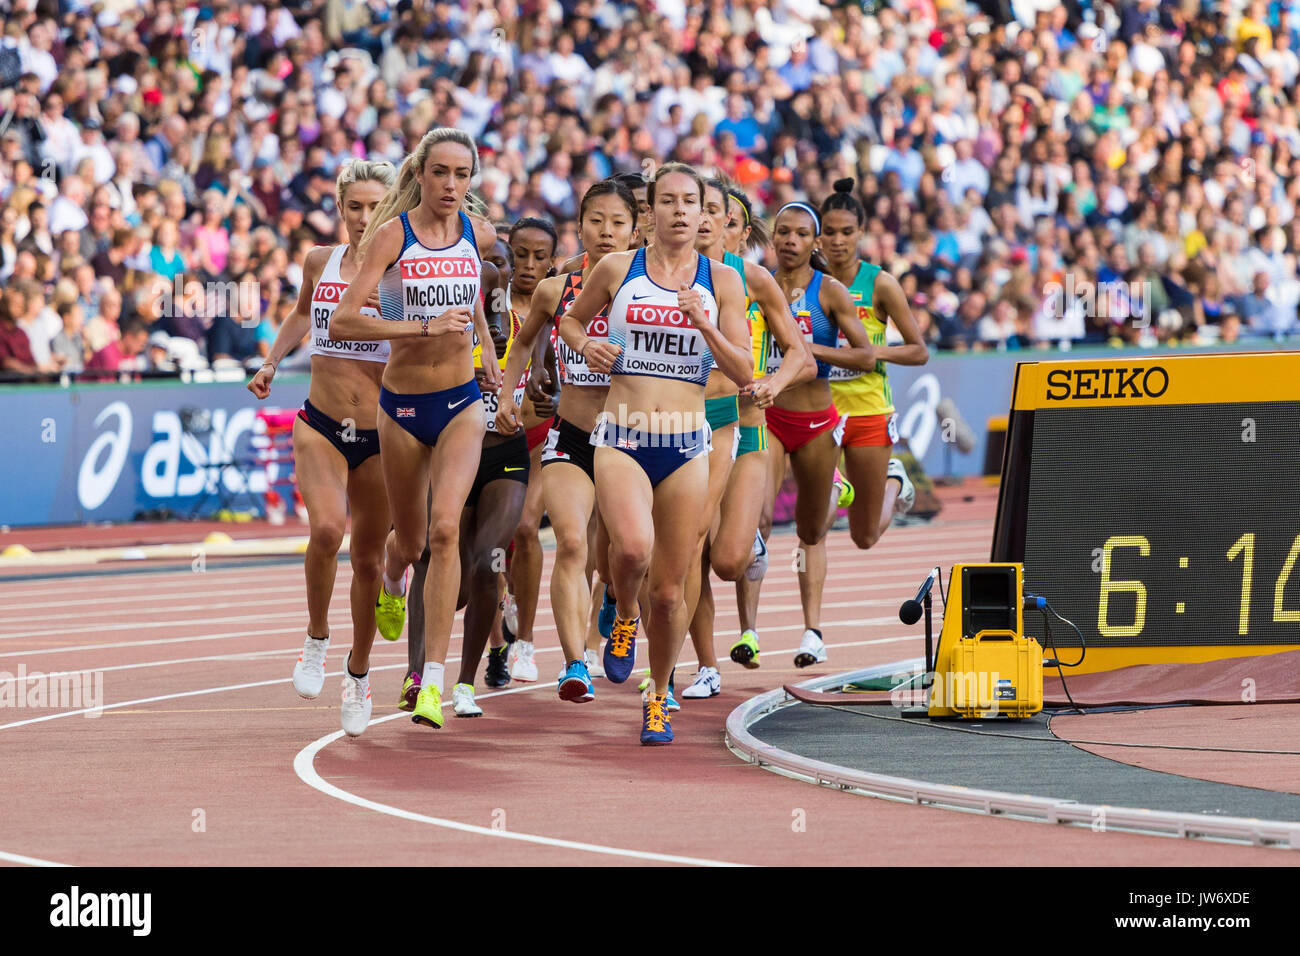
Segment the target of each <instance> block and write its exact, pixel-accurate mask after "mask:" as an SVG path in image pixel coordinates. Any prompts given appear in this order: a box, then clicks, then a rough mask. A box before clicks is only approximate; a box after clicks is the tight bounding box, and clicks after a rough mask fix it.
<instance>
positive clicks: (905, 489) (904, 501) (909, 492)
mask: <svg viewBox="0 0 1300 956" xmlns="http://www.w3.org/2000/svg"><path fill="white" fill-rule="evenodd" d="M890 478H897V479H898V483H899V484H900V485H901V486H902V487H901V488H900V489H899V492H898V497H897V498H895V499H894V514H896V515H901V514H906V513H907V512H909V511H911V510H912V505H914V504H916V486H915V485H913V484H912V479H910V478H908V477H907V469H906V468H904V467H903V463H902V462H901V461H899V460H898V459H897V458H891V459H889V471H887V472H886V473H885V480H886V481H888V480H889V479H890Z"/></svg>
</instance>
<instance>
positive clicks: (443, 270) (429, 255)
mask: <svg viewBox="0 0 1300 956" xmlns="http://www.w3.org/2000/svg"><path fill="white" fill-rule="evenodd" d="M399 218H400V219H401V221H402V230H403V232H404V234H405V238H404V240H403V242H402V252H401V254H400V255H399V256H398V257H397V261H396V262H394V263H393V264H392V265H391V266H389V267H388V270H387V271H386V272H385V273H384V275H383V278H381V279H380V280H379V312H380V314H381V315H382V316H383V317H384V318H385V319H388V320H389V321H390V322H419V321H421V320H422V319H435V318H437V317H438V316H440V315H442V313H444V312H446V311H447V310H448V309H451V308H455V307H457V306H463V307H465V308H467V309H469V310H470V311H471V312H472V311H473V309H474V304H475V302H477V301H478V296H479V282H480V279H481V277H482V271H483V270H482V261H481V260H480V259H479V255H478V244H477V243H476V242H475V241H474V225H473V223H471V222H470V219H469V216H467V215H465V214H464V213H463V212H462V213H460V221H461V233H460V238H459V239H457V240H456V241H455V242H453V243H452V244H451V245H450V246H447V247H445V248H442V249H430V248H429V247H428V246H426V245H424V244H423V243H422V242H420V240H419V239H417V238H415V233H414V232H413V231H412V230H411V222H410V220H409V219H408V218H407V216H406V213H402V214H401V216H400V217H399Z"/></svg>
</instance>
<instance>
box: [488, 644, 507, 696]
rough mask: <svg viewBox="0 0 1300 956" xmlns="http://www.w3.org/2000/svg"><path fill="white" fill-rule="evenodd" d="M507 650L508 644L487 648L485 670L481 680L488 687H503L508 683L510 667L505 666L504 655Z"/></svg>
mask: <svg viewBox="0 0 1300 956" xmlns="http://www.w3.org/2000/svg"><path fill="white" fill-rule="evenodd" d="M509 652H510V645H509V644H503V645H502V646H501V647H489V648H488V662H487V671H486V672H485V673H484V675H483V680H484V681H485V682H486V683H487V685H488V686H489V687H505V686H507V685H508V684H509V683H510V668H509V667H507V666H506V655H507V654H508V653H509Z"/></svg>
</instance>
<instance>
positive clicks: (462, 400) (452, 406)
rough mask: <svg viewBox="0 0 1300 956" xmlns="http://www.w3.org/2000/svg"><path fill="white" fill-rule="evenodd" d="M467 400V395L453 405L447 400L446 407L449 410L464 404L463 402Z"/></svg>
mask: <svg viewBox="0 0 1300 956" xmlns="http://www.w3.org/2000/svg"><path fill="white" fill-rule="evenodd" d="M468 401H469V398H468V396H467V397H465V398H462V399H461V400H460V401H459V402H456V404H455V405H453V404H452V403H451V402H448V403H447V409H448V410H449V411H450V410H451V409H453V408H456V407H457V406H460V405H464V404H465V403H466V402H468Z"/></svg>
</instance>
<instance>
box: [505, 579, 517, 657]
mask: <svg viewBox="0 0 1300 956" xmlns="http://www.w3.org/2000/svg"><path fill="white" fill-rule="evenodd" d="M501 633H502V634H503V635H505V639H506V643H507V644H513V643H514V642H515V635H516V634H518V633H519V605H518V604H516V603H515V596H514V595H513V594H511V593H510V592H509V591H507V592H506V596H505V597H504V598H502V599H501Z"/></svg>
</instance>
